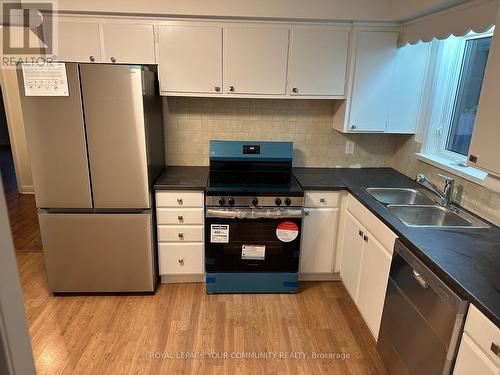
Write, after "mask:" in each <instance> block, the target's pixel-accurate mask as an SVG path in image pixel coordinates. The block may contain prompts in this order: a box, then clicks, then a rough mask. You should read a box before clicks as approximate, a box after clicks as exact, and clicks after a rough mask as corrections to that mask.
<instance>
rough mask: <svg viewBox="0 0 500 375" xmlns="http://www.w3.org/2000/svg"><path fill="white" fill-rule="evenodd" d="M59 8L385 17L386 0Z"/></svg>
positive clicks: (87, 3) (84, 3)
mask: <svg viewBox="0 0 500 375" xmlns="http://www.w3.org/2000/svg"><path fill="white" fill-rule="evenodd" d="M58 3H59V9H60V10H61V11H78V12H106V13H110V12H113V13H137V14H150V15H183V16H221V17H265V18H273V17H279V18H290V19H291V18H297V19H320V20H373V21H384V20H388V18H389V16H390V14H389V10H390V9H389V8H390V0H140V1H138V0H106V1H102V0H59V2H58Z"/></svg>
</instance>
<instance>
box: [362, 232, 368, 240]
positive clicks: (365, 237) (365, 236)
mask: <svg viewBox="0 0 500 375" xmlns="http://www.w3.org/2000/svg"><path fill="white" fill-rule="evenodd" d="M363 239H364V240H365V242H368V236H367V235H366V234H365V235H364V236H363Z"/></svg>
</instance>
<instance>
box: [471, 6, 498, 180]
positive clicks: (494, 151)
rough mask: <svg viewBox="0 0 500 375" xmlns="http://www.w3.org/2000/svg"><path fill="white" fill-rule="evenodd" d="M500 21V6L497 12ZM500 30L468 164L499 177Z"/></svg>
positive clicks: (487, 70) (484, 84)
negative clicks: (499, 101) (499, 99)
mask: <svg viewBox="0 0 500 375" xmlns="http://www.w3.org/2000/svg"><path fill="white" fill-rule="evenodd" d="M497 20H498V21H500V7H499V8H498V12H497ZM499 82H500V33H499V32H498V31H496V32H495V34H494V35H493V40H492V44H491V49H490V53H489V56H488V63H487V65H486V72H485V73H484V80H483V86H482V88H481V96H480V97H479V105H478V110H477V117H476V121H475V123H474V131H473V133H472V140H471V144H470V148H469V155H470V156H473V157H472V158H471V157H470V156H469V164H470V165H472V166H475V167H479V168H481V169H483V170H485V171H486V172H490V173H492V174H494V175H496V176H499V177H500V158H499V157H498V155H499V153H498V129H499V127H498V98H499V96H500V85H499V84H498V83H499Z"/></svg>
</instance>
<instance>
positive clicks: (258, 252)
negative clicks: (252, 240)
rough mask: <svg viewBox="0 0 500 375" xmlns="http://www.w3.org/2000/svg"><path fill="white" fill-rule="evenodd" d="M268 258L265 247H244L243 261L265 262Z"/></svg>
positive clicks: (242, 251)
mask: <svg viewBox="0 0 500 375" xmlns="http://www.w3.org/2000/svg"><path fill="white" fill-rule="evenodd" d="M265 257H266V246H265V245H242V246H241V259H249V260H264V259H265Z"/></svg>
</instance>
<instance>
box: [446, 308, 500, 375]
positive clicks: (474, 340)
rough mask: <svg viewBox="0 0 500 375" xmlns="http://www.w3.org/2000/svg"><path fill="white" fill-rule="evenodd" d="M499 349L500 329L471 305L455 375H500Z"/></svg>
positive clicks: (454, 371)
mask: <svg viewBox="0 0 500 375" xmlns="http://www.w3.org/2000/svg"><path fill="white" fill-rule="evenodd" d="M499 347H500V329H499V328H498V327H497V326H496V325H495V324H493V322H492V321H490V320H489V319H488V318H487V317H486V316H484V314H483V313H481V312H480V311H479V310H478V309H477V308H476V307H475V306H472V305H471V306H470V307H469V312H468V313H467V319H466V321H465V327H464V334H463V336H462V340H461V341H460V347H459V349H458V355H457V360H456V362H455V369H454V370H453V375H469V374H481V375H483V374H484V375H499V374H500V353H499Z"/></svg>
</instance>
